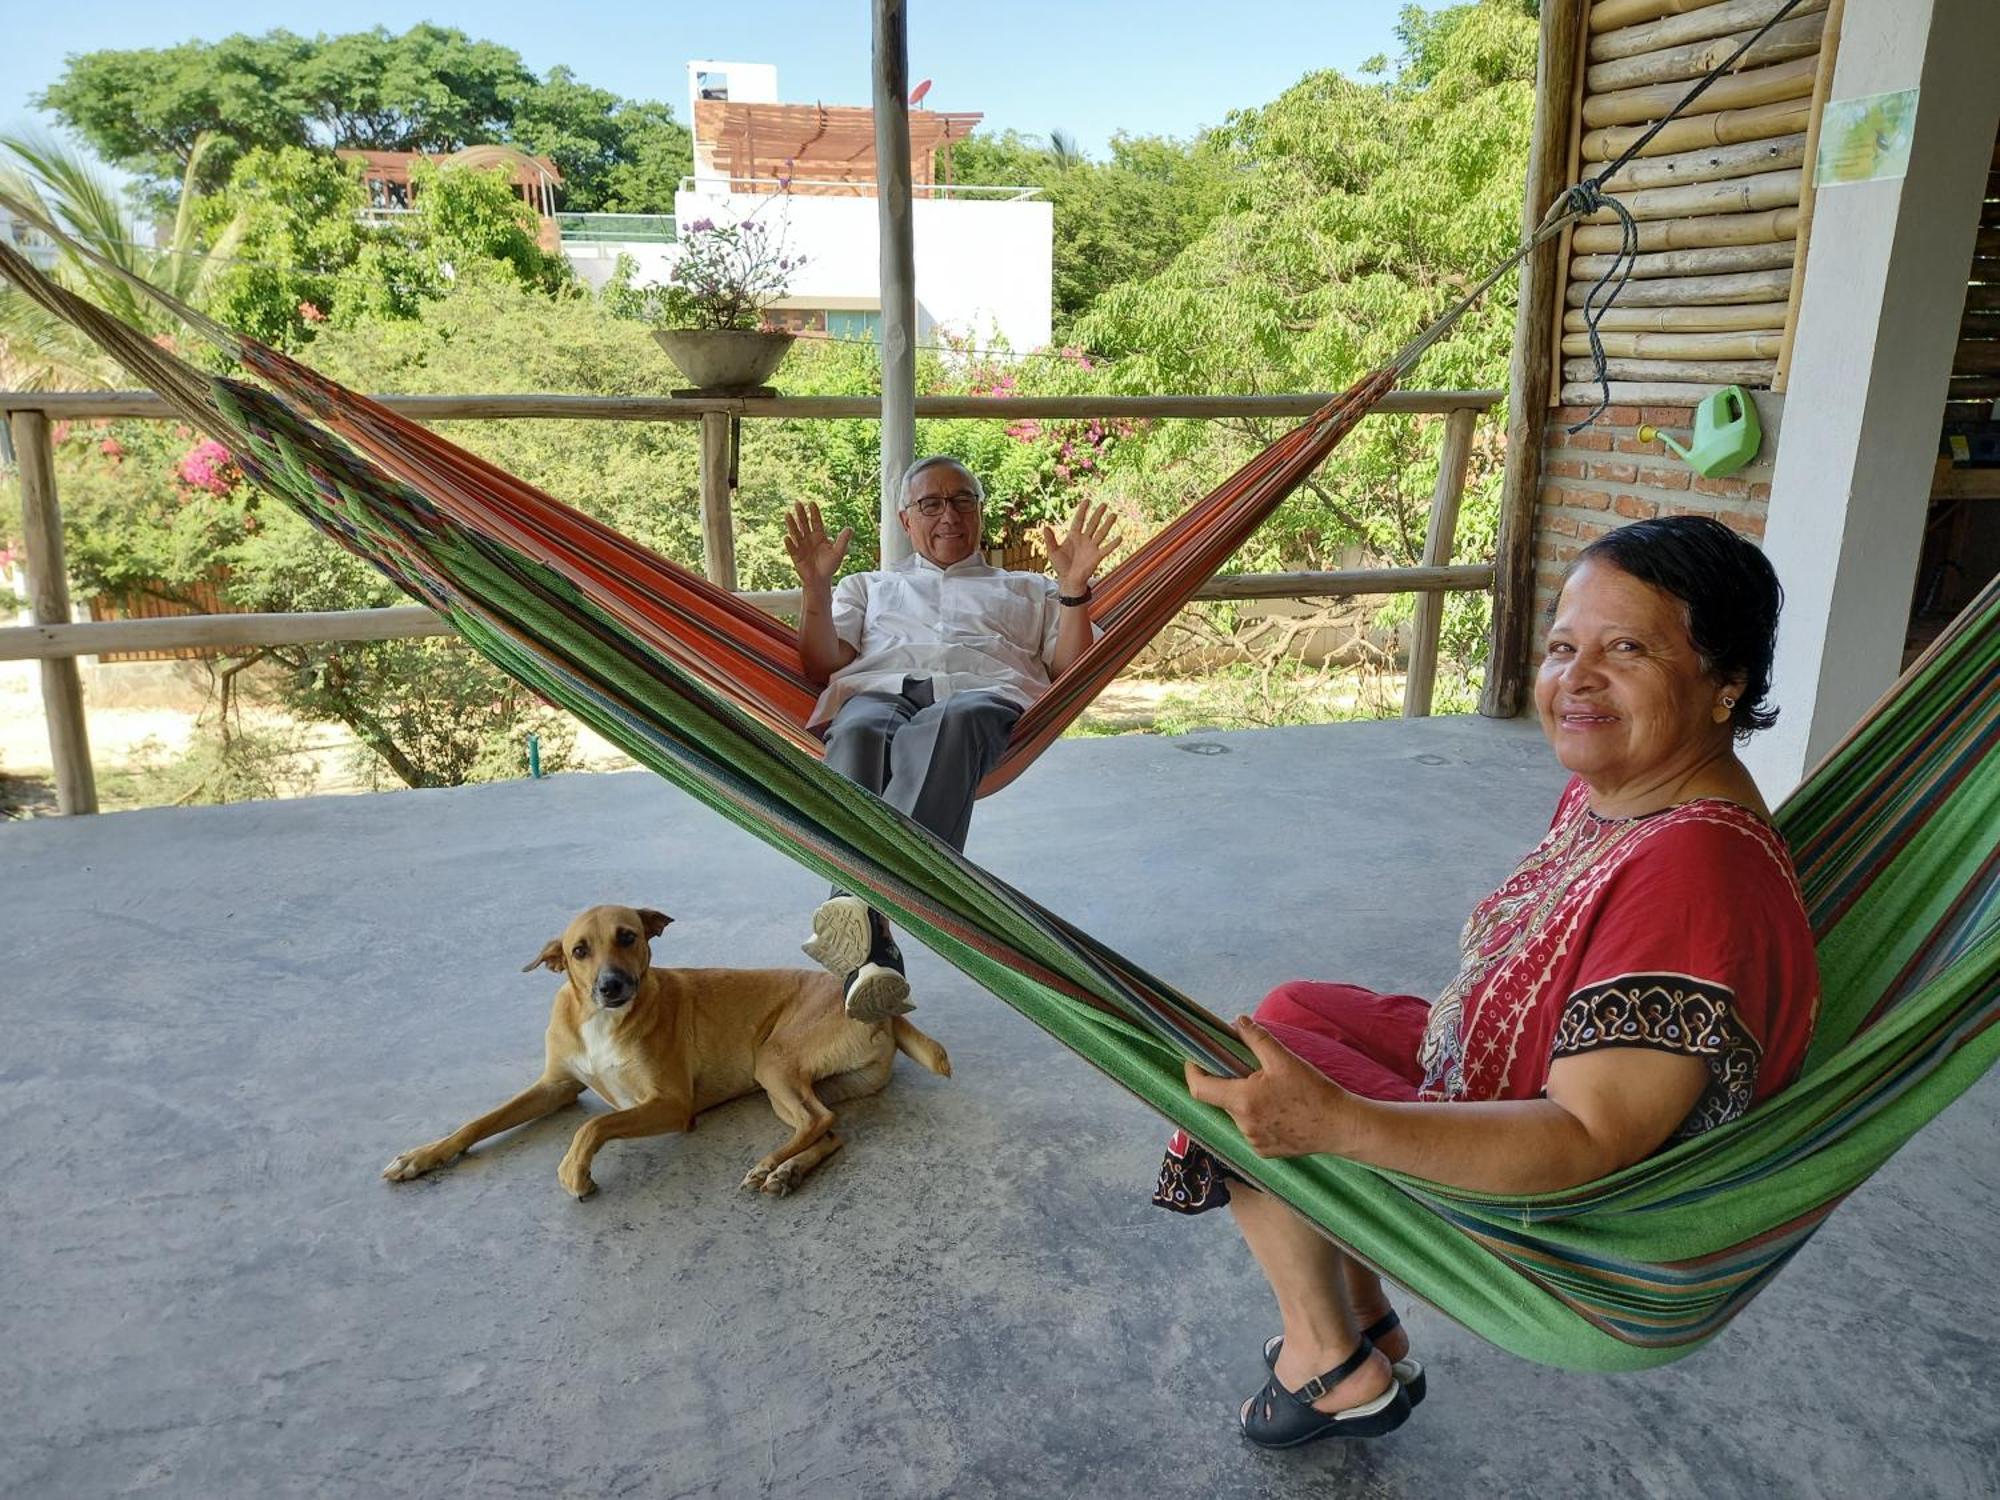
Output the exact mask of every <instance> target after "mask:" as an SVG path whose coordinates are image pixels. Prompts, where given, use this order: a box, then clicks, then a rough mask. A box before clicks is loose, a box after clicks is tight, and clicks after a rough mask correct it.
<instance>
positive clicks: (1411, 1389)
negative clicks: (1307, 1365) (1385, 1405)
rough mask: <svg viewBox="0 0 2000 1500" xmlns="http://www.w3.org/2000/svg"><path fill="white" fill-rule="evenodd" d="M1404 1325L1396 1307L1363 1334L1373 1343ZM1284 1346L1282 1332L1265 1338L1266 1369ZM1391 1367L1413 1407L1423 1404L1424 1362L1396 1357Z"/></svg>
mask: <svg viewBox="0 0 2000 1500" xmlns="http://www.w3.org/2000/svg"><path fill="white" fill-rule="evenodd" d="M1402 1326H1403V1320H1402V1319H1401V1318H1399V1317H1397V1316H1396V1312H1395V1309H1394V1308H1391V1309H1390V1310H1389V1312H1388V1314H1387V1315H1386V1316H1384V1317H1382V1318H1380V1319H1378V1320H1377V1321H1376V1322H1373V1323H1370V1324H1369V1325H1368V1326H1367V1327H1366V1328H1364V1329H1362V1330H1361V1336H1362V1337H1363V1338H1364V1339H1367V1340H1368V1341H1369V1342H1370V1343H1371V1344H1372V1343H1373V1342H1374V1341H1375V1340H1376V1339H1379V1338H1384V1337H1386V1336H1388V1335H1389V1334H1391V1333H1393V1332H1395V1330H1396V1329H1398V1328H1401V1327H1402ZM1284 1347H1285V1336H1284V1335H1283V1334H1282V1333H1274V1334H1272V1335H1271V1336H1270V1337H1269V1338H1267V1339H1265V1340H1264V1367H1265V1368H1266V1369H1275V1368H1276V1367H1277V1364H1278V1351H1279V1350H1280V1349H1282V1348H1284ZM1389 1368H1390V1369H1391V1370H1393V1371H1395V1372H1396V1383H1397V1384H1398V1385H1400V1386H1401V1387H1402V1388H1403V1390H1404V1391H1405V1393H1407V1394H1408V1396H1409V1398H1410V1405H1411V1407H1412V1408H1415V1407H1418V1406H1421V1405H1423V1403H1424V1397H1426V1396H1428V1395H1429V1394H1430V1386H1429V1382H1427V1381H1426V1380H1425V1379H1424V1367H1423V1364H1422V1362H1421V1361H1419V1360H1414V1359H1396V1360H1391V1361H1390V1362H1389Z"/></svg>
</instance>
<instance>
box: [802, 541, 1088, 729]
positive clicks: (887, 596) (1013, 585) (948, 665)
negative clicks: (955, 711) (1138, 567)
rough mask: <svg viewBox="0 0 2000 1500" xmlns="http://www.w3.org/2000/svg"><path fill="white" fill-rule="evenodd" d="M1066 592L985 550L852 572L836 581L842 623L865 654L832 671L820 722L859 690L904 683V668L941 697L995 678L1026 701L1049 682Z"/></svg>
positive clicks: (842, 633) (841, 629) (997, 686)
mask: <svg viewBox="0 0 2000 1500" xmlns="http://www.w3.org/2000/svg"><path fill="white" fill-rule="evenodd" d="M1057 598H1058V594H1057V589H1056V581H1055V580H1054V579H1053V578H1050V577H1048V576H1047V575H1045V574H1042V573H1017V572H1011V571H1009V570H1007V569H1004V568H996V567H994V566H992V565H991V564H990V563H988V562H986V561H985V560H984V559H983V558H980V557H978V556H977V555H975V556H972V557H968V558H966V559H965V560H964V561H963V562H955V563H953V564H952V565H951V566H950V567H949V568H940V567H939V566H938V565H937V564H936V563H934V562H932V561H931V560H930V559H929V558H927V557H923V556H913V557H906V558H903V559H902V560H901V561H899V562H895V563H891V564H890V565H889V566H888V567H886V568H883V569H881V570H879V571H878V572H873V573H850V574H849V575H848V576H847V577H845V578H843V579H841V580H840V582H839V583H838V584H837V585H835V587H834V590H833V633H834V634H835V635H836V636H838V637H839V638H840V639H841V640H843V641H845V642H846V643H847V644H848V645H850V646H852V647H853V648H854V649H855V650H856V651H857V652H858V653H860V654H859V655H857V656H856V657H855V658H854V660H853V661H851V662H849V663H848V664H847V665H846V666H844V667H842V668H841V669H840V670H839V671H838V672H835V673H834V674H833V676H832V677H831V678H830V679H828V681H827V685H826V691H825V692H824V693H822V694H820V699H819V702H818V704H817V705H815V707H814V708H813V715H812V721H811V722H812V724H813V725H814V726H817V725H820V724H824V723H826V722H827V721H828V720H830V719H831V718H832V717H833V716H834V715H835V714H836V713H838V712H839V711H840V706H841V704H843V703H845V702H846V701H847V700H848V699H849V698H852V697H853V696H854V695H855V694H856V693H870V692H891V693H894V692H901V691H902V687H903V679H904V678H905V677H928V678H929V679H930V681H931V691H932V692H933V694H935V696H936V700H937V701H938V702H939V703H942V702H944V701H945V699H947V698H949V697H950V696H951V695H952V694H953V693H963V692H969V691H971V690H972V689H974V688H986V689H989V690H991V691H993V692H996V693H999V694H1000V695H1002V696H1003V697H1006V698H1010V699H1012V700H1013V701H1014V702H1016V703H1018V704H1020V705H1021V706H1022V707H1023V708H1026V707H1027V706H1028V705H1029V704H1030V703H1033V702H1034V701H1035V699H1037V698H1039V697H1040V696H1041V695H1042V694H1043V693H1045V692H1047V691H1048V686H1049V666H1048V663H1049V658H1050V657H1052V656H1053V655H1055V649H1056V635H1057V633H1058V631H1059V630H1060V629H1061V626H1062V606H1061V605H1060V604H1058V603H1057V602H1056V600H1057Z"/></svg>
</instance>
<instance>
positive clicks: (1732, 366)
mask: <svg viewBox="0 0 2000 1500" xmlns="http://www.w3.org/2000/svg"><path fill="white" fill-rule="evenodd" d="M1776 368H1777V364H1776V362H1775V361H1773V360H1768V359H1705V360H1679V359H1608V360H1606V361H1605V362H1604V370H1605V374H1606V375H1608V376H1609V377H1610V378H1611V379H1613V380H1677V381H1688V382H1692V383H1711V384H1714V385H1749V386H1767V385H1769V384H1770V383H1771V372H1772V371H1773V370H1775V369H1776ZM1563 378H1564V379H1565V380H1578V381H1587V380H1590V379H1592V378H1593V373H1592V370H1591V365H1590V361H1589V360H1587V359H1566V360H1564V361H1563Z"/></svg>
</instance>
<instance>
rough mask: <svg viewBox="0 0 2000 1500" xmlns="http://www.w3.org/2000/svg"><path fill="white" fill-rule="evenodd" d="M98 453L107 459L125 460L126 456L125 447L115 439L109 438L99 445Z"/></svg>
mask: <svg viewBox="0 0 2000 1500" xmlns="http://www.w3.org/2000/svg"><path fill="white" fill-rule="evenodd" d="M97 451H98V452H99V453H102V454H103V455H104V456H105V457H106V458H123V457H124V456H125V445H124V444H123V443H121V442H119V441H118V439H117V438H115V437H108V438H106V439H105V440H104V441H103V442H101V443H99V444H98V445H97Z"/></svg>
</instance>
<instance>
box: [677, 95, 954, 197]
mask: <svg viewBox="0 0 2000 1500" xmlns="http://www.w3.org/2000/svg"><path fill="white" fill-rule="evenodd" d="M981 118H983V117H982V116H980V115H978V114H969V113H950V112H945V111H937V110H918V111H915V112H912V113H910V114H909V115H908V119H909V135H910V143H909V163H910V180H911V182H912V184H913V185H922V186H930V185H932V184H934V183H936V182H937V180H938V170H939V167H938V156H939V153H940V151H942V152H943V154H944V166H943V171H944V178H945V181H947V182H949V181H950V177H951V153H950V146H951V143H952V142H953V141H961V140H964V139H965V137H967V136H968V135H970V134H971V133H972V130H973V127H974V126H976V125H977V124H978V123H979V121H980V120H981ZM694 125H695V140H696V142H697V144H698V146H702V147H706V148H707V151H708V153H709V160H708V161H707V162H706V163H704V165H705V166H706V167H708V168H709V169H711V170H713V172H714V173H715V175H716V176H718V177H723V178H726V179H727V180H728V183H729V190H730V191H731V192H741V193H760V192H776V191H779V190H781V189H782V190H785V191H790V192H793V193H799V194H808V195H820V196H866V195H868V194H872V193H873V192H874V191H875V189H876V183H875V163H876V155H875V111H874V110H872V109H867V108H863V107H860V106H857V105H845V104H740V103H733V102H731V101H728V100H720V99H702V100H698V101H697V102H696V104H695V107H694Z"/></svg>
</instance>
